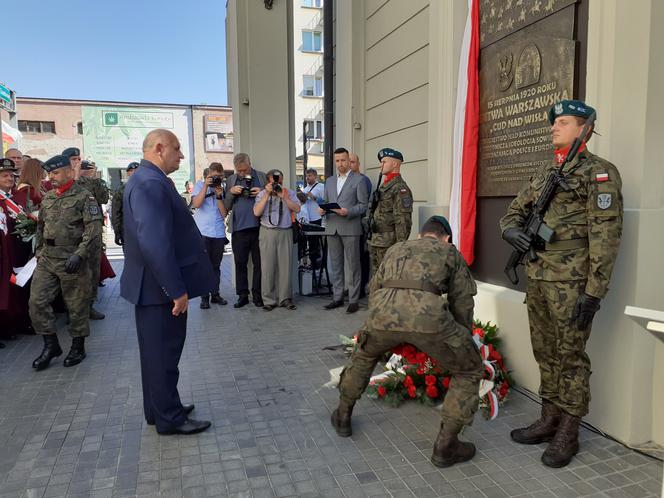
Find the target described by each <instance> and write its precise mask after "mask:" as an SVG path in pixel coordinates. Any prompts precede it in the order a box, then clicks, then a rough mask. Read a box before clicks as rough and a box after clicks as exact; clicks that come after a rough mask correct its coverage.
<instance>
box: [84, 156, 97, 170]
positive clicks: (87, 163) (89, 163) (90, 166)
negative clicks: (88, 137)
mask: <svg viewBox="0 0 664 498" xmlns="http://www.w3.org/2000/svg"><path fill="white" fill-rule="evenodd" d="M81 169H82V170H91V169H95V163H94V162H92V161H88V160H87V159H86V160H85V161H81Z"/></svg>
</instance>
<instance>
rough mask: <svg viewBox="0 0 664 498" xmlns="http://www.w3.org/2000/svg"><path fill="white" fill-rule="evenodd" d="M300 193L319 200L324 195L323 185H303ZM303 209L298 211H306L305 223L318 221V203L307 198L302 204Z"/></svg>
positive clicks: (317, 183)
mask: <svg viewBox="0 0 664 498" xmlns="http://www.w3.org/2000/svg"><path fill="white" fill-rule="evenodd" d="M302 192H304V193H305V194H308V193H311V194H312V195H313V196H314V197H315V198H316V199H321V198H322V197H323V196H324V195H325V185H324V184H322V183H319V182H316V183H314V184H313V185H305V186H304V187H303V188H302ZM303 207H304V209H302V210H301V211H300V213H302V212H303V211H306V212H307V214H306V217H307V221H308V222H309V221H316V220H320V214H319V213H318V202H316V200H315V199H310V198H309V197H307V201H306V202H305V203H304V206H303Z"/></svg>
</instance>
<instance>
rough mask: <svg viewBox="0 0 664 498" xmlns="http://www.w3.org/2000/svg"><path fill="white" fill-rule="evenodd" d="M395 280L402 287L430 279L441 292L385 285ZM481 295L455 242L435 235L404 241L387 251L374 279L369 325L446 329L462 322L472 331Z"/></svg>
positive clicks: (403, 329)
mask: <svg viewBox="0 0 664 498" xmlns="http://www.w3.org/2000/svg"><path fill="white" fill-rule="evenodd" d="M389 281H397V282H396V285H397V286H398V285H399V281H401V282H426V283H427V284H429V285H431V286H433V287H435V289H437V291H438V292H437V293H433V292H429V291H426V290H415V289H406V288H394V287H385V286H386V285H389V284H390V282H389ZM384 285H385V286H384ZM475 294H477V287H476V286H475V281H474V280H473V277H472V275H471V274H470V271H469V270H468V267H467V266H466V262H465V260H464V259H463V256H461V254H460V253H459V251H457V249H456V247H454V246H453V245H452V244H441V243H440V242H438V241H437V240H436V239H433V238H429V237H425V238H422V239H417V240H408V241H406V242H398V243H396V244H394V245H393V246H392V247H390V248H389V249H388V250H387V252H386V253H385V258H384V259H383V262H382V263H381V265H380V267H379V268H378V271H377V272H376V274H375V275H374V277H373V279H372V280H371V284H370V294H369V317H368V319H367V322H366V324H365V327H367V328H368V329H370V330H386V331H395V332H396V331H399V332H422V333H440V334H444V333H445V332H446V331H447V330H449V329H450V327H456V326H457V325H456V324H455V323H454V322H456V323H458V324H461V325H462V326H463V327H465V328H467V329H468V331H469V332H470V330H472V324H473V307H474V303H473V296H474V295H475ZM445 295H446V296H445Z"/></svg>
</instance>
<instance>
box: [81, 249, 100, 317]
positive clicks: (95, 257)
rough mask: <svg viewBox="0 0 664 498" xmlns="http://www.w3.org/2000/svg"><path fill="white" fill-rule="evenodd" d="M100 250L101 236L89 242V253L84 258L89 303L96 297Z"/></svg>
mask: <svg viewBox="0 0 664 498" xmlns="http://www.w3.org/2000/svg"><path fill="white" fill-rule="evenodd" d="M101 250H102V239H101V236H99V237H98V238H97V240H95V241H94V242H92V244H90V249H89V255H88V257H87V258H86V259H85V262H84V264H85V272H86V274H87V275H88V279H89V281H88V283H87V285H88V287H89V289H90V293H89V302H90V305H92V303H94V301H95V299H97V291H98V290H99V271H100V268H101Z"/></svg>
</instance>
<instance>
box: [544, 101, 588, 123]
mask: <svg viewBox="0 0 664 498" xmlns="http://www.w3.org/2000/svg"><path fill="white" fill-rule="evenodd" d="M594 112H595V109H593V108H592V107H590V106H589V105H586V104H585V102H581V101H580V100H561V101H560V102H558V103H557V104H554V106H553V107H552V108H551V109H549V123H551V124H552V125H553V123H554V121H555V120H556V118H557V117H558V116H578V117H580V118H584V119H588V118H589V117H590V116H592V115H593V113H594Z"/></svg>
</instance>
